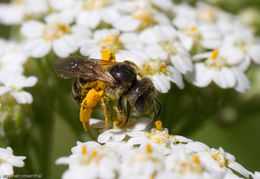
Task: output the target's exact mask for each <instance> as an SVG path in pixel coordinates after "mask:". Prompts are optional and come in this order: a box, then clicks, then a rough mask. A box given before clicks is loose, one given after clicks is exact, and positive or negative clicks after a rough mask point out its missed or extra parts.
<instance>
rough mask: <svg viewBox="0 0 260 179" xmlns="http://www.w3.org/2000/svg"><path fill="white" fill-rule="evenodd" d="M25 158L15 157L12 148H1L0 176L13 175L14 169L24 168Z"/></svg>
mask: <svg viewBox="0 0 260 179" xmlns="http://www.w3.org/2000/svg"><path fill="white" fill-rule="evenodd" d="M25 158H26V157H24V156H15V155H13V150H12V148H11V147H7V148H6V149H5V148H0V174H1V175H0V176H3V175H13V174H14V171H13V167H23V166H24V162H23V160H24V159H25Z"/></svg>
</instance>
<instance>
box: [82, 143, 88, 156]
mask: <svg viewBox="0 0 260 179" xmlns="http://www.w3.org/2000/svg"><path fill="white" fill-rule="evenodd" d="M81 154H82V155H86V154H87V147H86V146H85V145H83V146H82V149H81Z"/></svg>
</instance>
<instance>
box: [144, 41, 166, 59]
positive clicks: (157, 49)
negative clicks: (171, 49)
mask: <svg viewBox="0 0 260 179" xmlns="http://www.w3.org/2000/svg"><path fill="white" fill-rule="evenodd" d="M145 52H146V53H147V54H149V56H150V57H151V58H160V59H162V60H166V59H167V58H168V54H167V53H166V52H165V51H164V50H163V49H162V47H161V46H160V45H159V44H149V45H147V46H146V48H145Z"/></svg>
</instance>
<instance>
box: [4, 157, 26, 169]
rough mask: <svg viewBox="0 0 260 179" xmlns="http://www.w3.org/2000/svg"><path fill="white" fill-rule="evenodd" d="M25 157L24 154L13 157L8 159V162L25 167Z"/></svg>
mask: <svg viewBox="0 0 260 179" xmlns="http://www.w3.org/2000/svg"><path fill="white" fill-rule="evenodd" d="M25 158H26V157H24V156H19V157H11V158H9V159H8V162H9V163H10V164H12V165H13V166H15V167H23V166H24V161H23V160H24V159H25Z"/></svg>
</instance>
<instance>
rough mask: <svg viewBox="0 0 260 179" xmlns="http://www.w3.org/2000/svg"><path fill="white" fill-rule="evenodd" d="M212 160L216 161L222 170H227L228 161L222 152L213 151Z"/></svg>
mask: <svg viewBox="0 0 260 179" xmlns="http://www.w3.org/2000/svg"><path fill="white" fill-rule="evenodd" d="M211 156H212V158H213V159H214V160H216V161H217V162H218V163H219V166H220V167H221V168H226V166H227V160H226V158H225V156H224V154H223V153H222V152H220V151H213V152H212V154H211Z"/></svg>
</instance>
